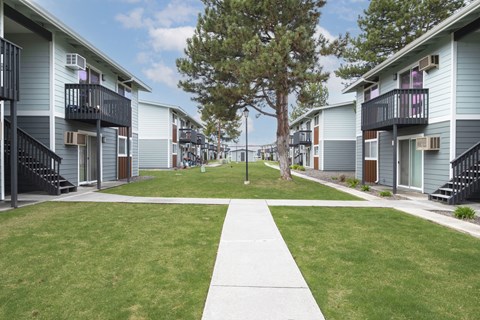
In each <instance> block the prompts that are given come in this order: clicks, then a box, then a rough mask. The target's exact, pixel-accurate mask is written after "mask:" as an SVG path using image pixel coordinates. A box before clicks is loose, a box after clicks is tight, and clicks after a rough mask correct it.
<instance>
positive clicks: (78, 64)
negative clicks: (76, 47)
mask: <svg viewBox="0 0 480 320" xmlns="http://www.w3.org/2000/svg"><path fill="white" fill-rule="evenodd" d="M65 66H66V67H67V68H70V69H74V70H85V68H86V67H87V61H86V60H85V58H84V57H82V56H81V55H79V54H78V53H67V63H66V65H65Z"/></svg>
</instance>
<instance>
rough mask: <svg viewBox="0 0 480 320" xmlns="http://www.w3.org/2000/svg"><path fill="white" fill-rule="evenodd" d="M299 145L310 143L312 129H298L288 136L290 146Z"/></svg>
mask: <svg viewBox="0 0 480 320" xmlns="http://www.w3.org/2000/svg"><path fill="white" fill-rule="evenodd" d="M299 145H305V146H310V145H312V130H300V131H297V132H295V133H294V134H293V137H291V138H290V146H291V147H296V146H299Z"/></svg>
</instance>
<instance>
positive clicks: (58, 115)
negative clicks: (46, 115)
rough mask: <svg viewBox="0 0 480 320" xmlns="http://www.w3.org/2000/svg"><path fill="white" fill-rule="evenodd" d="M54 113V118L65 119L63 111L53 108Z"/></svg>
mask: <svg viewBox="0 0 480 320" xmlns="http://www.w3.org/2000/svg"><path fill="white" fill-rule="evenodd" d="M54 114H55V117H56V118H60V119H65V111H64V112H58V111H57V110H55V111H54Z"/></svg>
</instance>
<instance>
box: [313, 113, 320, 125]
mask: <svg viewBox="0 0 480 320" xmlns="http://www.w3.org/2000/svg"><path fill="white" fill-rule="evenodd" d="M318 123H319V120H318V115H316V116H315V118H313V125H314V126H318Z"/></svg>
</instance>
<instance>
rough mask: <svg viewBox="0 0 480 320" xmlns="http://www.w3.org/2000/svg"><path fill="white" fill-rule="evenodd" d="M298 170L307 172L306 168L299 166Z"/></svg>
mask: <svg viewBox="0 0 480 320" xmlns="http://www.w3.org/2000/svg"><path fill="white" fill-rule="evenodd" d="M297 170H300V171H305V167H304V166H298V168H297Z"/></svg>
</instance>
